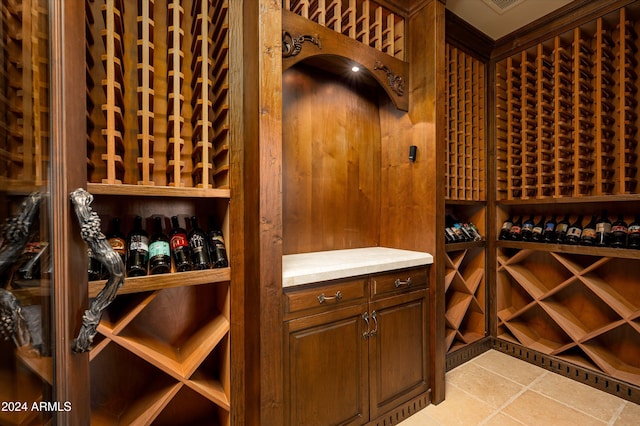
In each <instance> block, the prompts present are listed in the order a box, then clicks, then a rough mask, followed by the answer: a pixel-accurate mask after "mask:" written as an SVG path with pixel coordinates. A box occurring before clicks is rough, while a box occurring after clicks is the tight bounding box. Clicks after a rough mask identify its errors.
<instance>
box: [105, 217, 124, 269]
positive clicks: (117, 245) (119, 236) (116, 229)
mask: <svg viewBox="0 0 640 426" xmlns="http://www.w3.org/2000/svg"><path fill="white" fill-rule="evenodd" d="M107 241H109V244H110V245H111V248H112V249H113V251H115V252H116V253H118V254H119V255H120V258H121V259H122V264H123V265H126V264H127V238H126V237H125V236H124V234H123V233H122V231H121V230H120V219H119V218H117V217H114V218H113V220H111V229H110V231H109V235H108V236H107Z"/></svg>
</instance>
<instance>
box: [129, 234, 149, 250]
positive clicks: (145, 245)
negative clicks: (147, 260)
mask: <svg viewBox="0 0 640 426" xmlns="http://www.w3.org/2000/svg"><path fill="white" fill-rule="evenodd" d="M129 250H131V251H136V250H140V251H146V252H148V251H149V238H148V237H145V236H144V235H132V236H131V243H129Z"/></svg>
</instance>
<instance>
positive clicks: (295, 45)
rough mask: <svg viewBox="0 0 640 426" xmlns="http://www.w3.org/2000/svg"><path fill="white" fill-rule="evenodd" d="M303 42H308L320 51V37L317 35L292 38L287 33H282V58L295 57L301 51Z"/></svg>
mask: <svg viewBox="0 0 640 426" xmlns="http://www.w3.org/2000/svg"><path fill="white" fill-rule="evenodd" d="M305 41H309V42H311V43H313V44H315V45H316V46H318V49H322V44H321V43H320V37H318V36H317V35H316V36H315V37H314V36H310V35H299V36H297V37H293V36H292V35H291V34H290V33H289V31H283V32H282V57H283V58H289V57H291V56H296V55H297V54H298V53H300V51H301V50H302V44H303V43H304V42H305Z"/></svg>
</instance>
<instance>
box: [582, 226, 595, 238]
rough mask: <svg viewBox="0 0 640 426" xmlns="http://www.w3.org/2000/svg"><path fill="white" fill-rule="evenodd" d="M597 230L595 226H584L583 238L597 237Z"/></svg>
mask: <svg viewBox="0 0 640 426" xmlns="http://www.w3.org/2000/svg"><path fill="white" fill-rule="evenodd" d="M595 237H596V230H595V229H593V228H584V230H583V231H582V238H595Z"/></svg>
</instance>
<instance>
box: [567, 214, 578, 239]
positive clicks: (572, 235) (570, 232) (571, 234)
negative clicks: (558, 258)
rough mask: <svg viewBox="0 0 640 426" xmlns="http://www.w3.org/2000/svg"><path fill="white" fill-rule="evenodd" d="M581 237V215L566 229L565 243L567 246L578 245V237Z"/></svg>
mask: <svg viewBox="0 0 640 426" xmlns="http://www.w3.org/2000/svg"><path fill="white" fill-rule="evenodd" d="M581 236H582V215H579V216H578V218H577V219H576V221H575V222H573V223H572V224H571V226H569V229H567V238H566V240H565V243H567V244H579V243H580V237H581Z"/></svg>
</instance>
